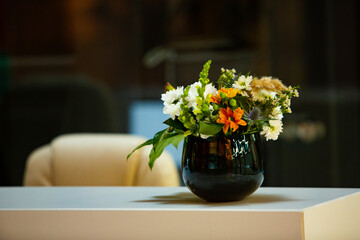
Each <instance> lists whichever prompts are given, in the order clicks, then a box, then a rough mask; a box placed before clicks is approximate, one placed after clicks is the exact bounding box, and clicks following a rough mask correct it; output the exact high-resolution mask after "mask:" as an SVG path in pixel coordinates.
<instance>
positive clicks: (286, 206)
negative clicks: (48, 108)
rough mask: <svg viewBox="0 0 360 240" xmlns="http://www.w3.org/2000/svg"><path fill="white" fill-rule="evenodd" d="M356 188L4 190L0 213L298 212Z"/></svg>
mask: <svg viewBox="0 0 360 240" xmlns="http://www.w3.org/2000/svg"><path fill="white" fill-rule="evenodd" d="M358 192H360V190H359V189H344V188H343V189H339V188H266V187H262V188H259V189H258V190H257V191H256V192H255V193H254V194H253V195H251V196H250V197H249V198H247V199H245V200H242V201H237V202H225V203H209V202H206V201H204V200H202V199H200V198H198V197H197V196H195V195H194V194H192V193H191V192H190V191H189V190H188V189H187V188H186V187H173V188H169V187H8V188H0V210H35V209H36V210H60V209H61V210H139V211H146V210H181V211H186V210H196V211H217V210H221V211H302V210H303V209H305V208H308V207H313V206H316V205H318V204H323V203H325V202H328V201H332V200H335V199H338V198H341V197H345V196H347V195H351V194H354V193H358Z"/></svg>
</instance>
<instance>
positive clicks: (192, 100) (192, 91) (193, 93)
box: [185, 82, 201, 108]
mask: <svg viewBox="0 0 360 240" xmlns="http://www.w3.org/2000/svg"><path fill="white" fill-rule="evenodd" d="M198 87H201V82H196V83H193V84H191V85H190V88H189V93H188V95H187V96H186V98H185V100H186V101H188V102H189V103H188V105H187V106H188V108H191V107H194V108H195V106H196V98H197V97H198V96H199V93H198V89H197V88H198Z"/></svg>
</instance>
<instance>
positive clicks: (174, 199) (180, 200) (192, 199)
mask: <svg viewBox="0 0 360 240" xmlns="http://www.w3.org/2000/svg"><path fill="white" fill-rule="evenodd" d="M289 201H297V199H296V200H295V199H290V198H285V197H282V196H278V195H271V194H253V195H251V196H250V197H248V198H246V199H244V200H241V201H235V202H207V201H205V200H203V199H201V198H199V197H197V196H196V195H195V194H193V193H188V192H179V193H176V194H172V195H161V196H154V197H153V199H149V200H139V201H136V202H151V203H160V204H196V205H214V206H234V205H251V204H264V203H274V202H289Z"/></svg>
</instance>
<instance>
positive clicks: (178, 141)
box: [171, 134, 185, 148]
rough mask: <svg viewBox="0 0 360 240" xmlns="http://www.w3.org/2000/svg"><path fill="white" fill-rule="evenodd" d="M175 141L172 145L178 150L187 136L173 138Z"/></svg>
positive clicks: (179, 135) (180, 135)
mask: <svg viewBox="0 0 360 240" xmlns="http://www.w3.org/2000/svg"><path fill="white" fill-rule="evenodd" d="M173 138H174V139H173V141H172V142H171V144H172V145H174V147H176V148H178V146H179V143H180V142H181V141H182V140H184V138H185V136H184V134H178V135H177V136H174V137H173Z"/></svg>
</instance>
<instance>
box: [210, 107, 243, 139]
mask: <svg viewBox="0 0 360 240" xmlns="http://www.w3.org/2000/svg"><path fill="white" fill-rule="evenodd" d="M219 114H220V115H219V118H218V120H217V121H216V122H217V123H221V124H224V127H223V131H224V133H225V134H226V133H227V132H228V130H229V127H230V128H231V129H232V131H233V132H235V131H236V130H237V129H238V128H239V125H241V126H246V122H245V121H244V120H242V119H241V117H242V115H243V114H244V110H242V109H241V108H240V107H238V108H237V109H235V110H234V111H232V110H231V109H230V108H229V107H227V109H225V108H220V111H219Z"/></svg>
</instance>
